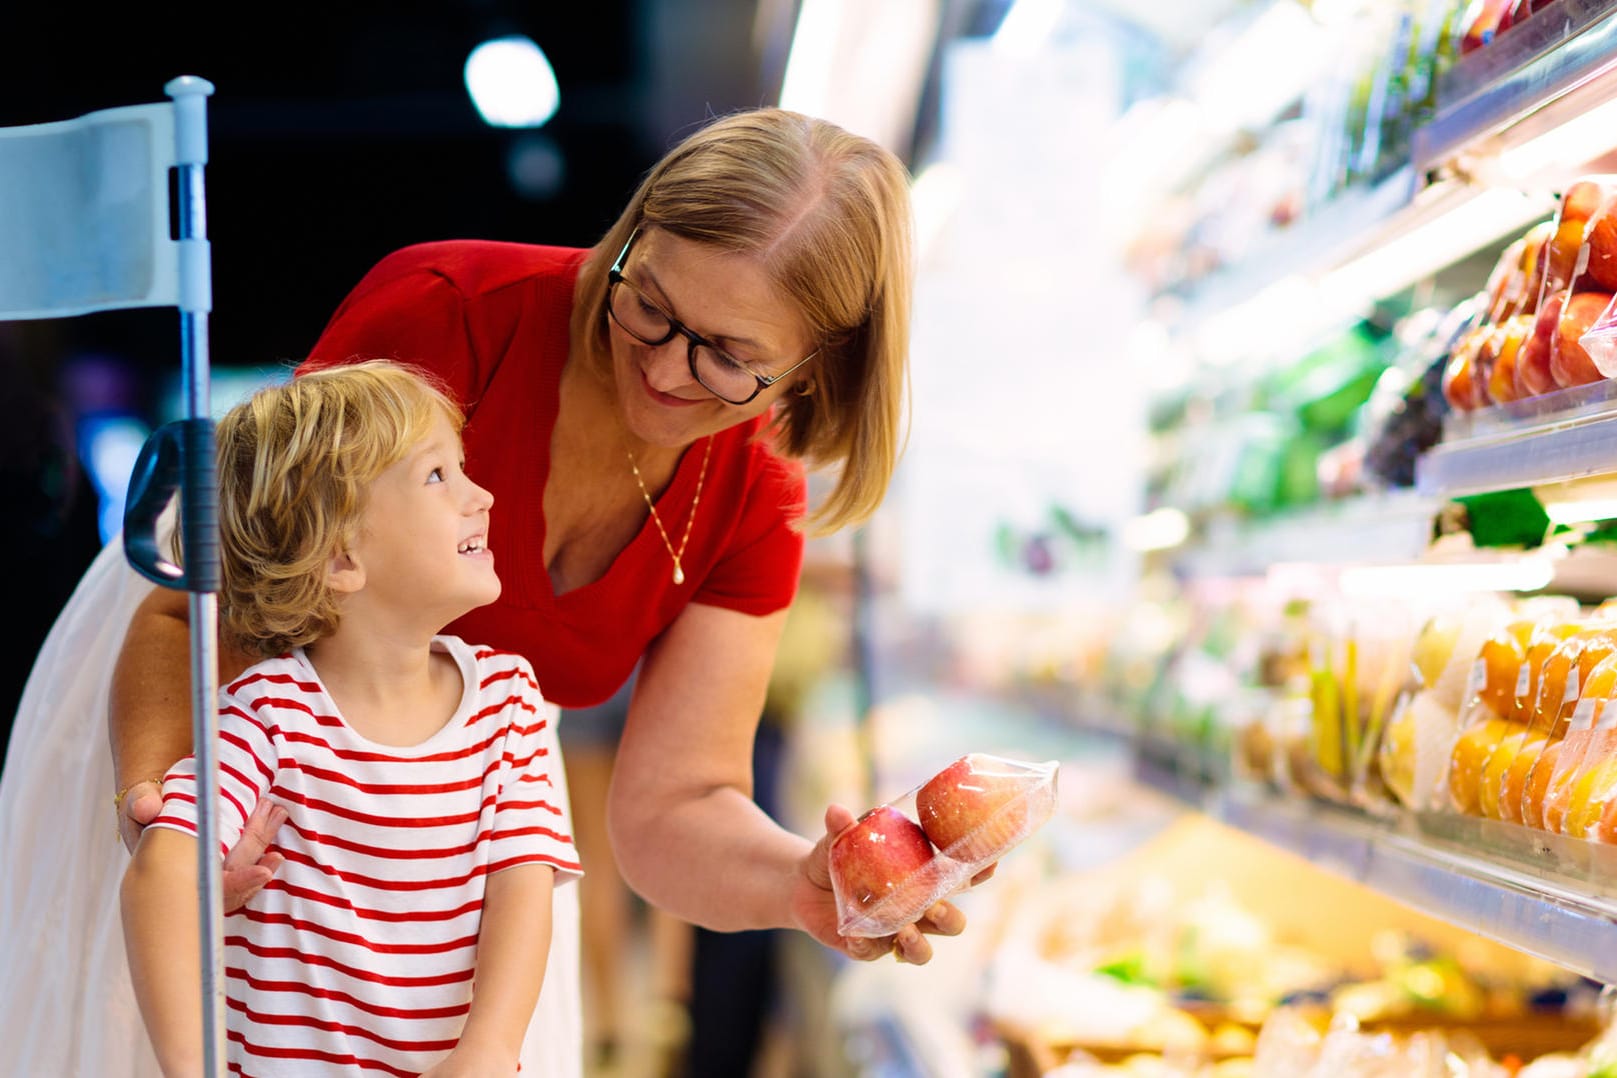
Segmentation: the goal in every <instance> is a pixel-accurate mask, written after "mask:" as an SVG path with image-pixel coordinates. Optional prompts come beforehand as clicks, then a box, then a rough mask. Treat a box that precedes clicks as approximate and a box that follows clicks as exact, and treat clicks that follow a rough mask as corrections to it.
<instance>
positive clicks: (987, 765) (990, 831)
mask: <svg viewBox="0 0 1617 1078" xmlns="http://www.w3.org/2000/svg"><path fill="white" fill-rule="evenodd" d="M1056 771H1057V765H1056V763H1055V761H1053V760H1052V761H1047V762H1045V763H1024V762H1021V761H1017V760H1008V759H1005V758H1003V757H999V756H990V755H988V754H986V753H968V754H967V755H965V756H962V757H960V758H959V759H958V760H956V761H954V762H953V763H952V764H950V765H949V766H948V767H946V768H944V769H943V770H942V771H939V772H938V773H937V774H936V775H934V776H932V778H930V779H928V780H927V781H926V782H925V783H923V784H922V785H920V786H917V787H916V788H915V789H913V790H911V791H909V792H908V793H906V794H905V795H904V796H903V797H901V798H898V799H896V800H894V801H889V802H886V803H884V804H881V805H877V806H876V807H875V808H873V809H871V810H870V811H868V812H866V813H865V814H864V815H862V816H860V817H859V819H858V820H856V821H855V822H854V823H852V824H849V825H848V826H847V827H846V828H844V829H843V830H842V832H841V833H840V834H838V835H837V837H836V839H835V840H834V841H833V842H832V844H831V854H830V868H831V888H832V892H833V894H834V895H835V896H836V903H837V916H838V921H837V931H839V932H840V933H842V934H843V935H844V936H855V937H871V938H874V937H878V936H890V935H892V934H893V933H894V932H897V931H898V930H899V929H900V928H903V927H904V926H905V925H909V924H914V923H915V922H916V921H918V920H920V918H921V916H922V915H923V914H924V913H926V911H927V910H928V909H929V908H930V907H931V906H932V904H933V903H934V902H937V901H938V900H939V899H941V898H944V897H946V896H947V895H949V894H952V893H953V892H955V891H957V890H959V889H960V888H961V887H963V886H964V885H965V884H966V883H968V882H969V881H970V880H971V878H972V877H973V876H975V875H976V874H977V873H979V872H981V871H982V870H983V869H985V868H987V867H988V866H989V865H991V864H993V863H994V862H996V861H998V860H999V859H1000V858H1001V857H1004V856H1005V854H1007V853H1009V852H1010V851H1011V849H1013V848H1014V847H1015V846H1016V845H1017V844H1018V843H1020V842H1021V841H1022V840H1023V839H1025V838H1027V837H1028V836H1029V835H1031V834H1032V833H1033V832H1034V831H1036V830H1038V828H1039V827H1040V826H1041V825H1042V824H1043V823H1044V822H1045V821H1046V820H1048V819H1049V818H1050V814H1051V813H1052V812H1053V811H1054V810H1055V796H1056Z"/></svg>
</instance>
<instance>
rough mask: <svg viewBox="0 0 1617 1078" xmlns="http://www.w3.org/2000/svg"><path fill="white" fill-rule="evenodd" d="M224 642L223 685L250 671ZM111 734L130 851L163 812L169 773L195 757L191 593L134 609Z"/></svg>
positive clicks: (116, 672)
mask: <svg viewBox="0 0 1617 1078" xmlns="http://www.w3.org/2000/svg"><path fill="white" fill-rule="evenodd" d="M248 665H249V662H248V660H247V657H246V656H244V655H242V654H240V653H239V652H237V651H236V650H235V649H233V648H230V647H229V646H227V645H224V644H222V643H221V645H220V647H219V679H220V681H221V683H223V682H227V681H230V680H231V679H233V678H235V677H236V675H238V674H240V673H241V672H242V671H243V670H245V669H247V667H248ZM107 719H108V728H107V735H108V738H109V740H110V741H111V744H112V767H113V775H114V777H115V781H116V782H117V788H118V789H119V790H122V791H126V792H125V795H124V797H123V800H122V802H121V803H120V804H119V806H118V808H119V819H118V829H119V832H120V833H121V834H122V835H123V838H124V844H125V845H127V846H128V847H129V848H130V849H131V850H132V849H134V847H135V842H136V841H137V840H138V839H139V837H140V831H141V828H143V827H145V826H146V824H148V823H150V822H151V821H152V820H153V819H154V818H156V816H157V812H158V809H159V808H160V807H161V806H162V791H161V789H160V788H159V787H160V783H161V781H162V778H163V773H164V772H166V771H167V770H168V769H169V768H170V767H172V766H173V765H174V761H176V760H178V759H179V758H180V757H182V756H184V755H186V754H187V753H188V752H190V751H191V621H190V604H189V600H188V598H187V596H186V593H185V592H182V591H170V590H169V589H167V588H153V589H152V593H151V594H150V595H148V596H147V597H146V599H145V600H144V601H143V602H142V603H141V604H140V606H139V607H137V608H136V609H135V615H134V617H133V618H131V619H130V621H129V629H128V631H127V632H126V633H125V634H124V643H123V649H122V650H121V651H120V652H119V653H118V661H117V663H116V664H115V665H114V666H113V671H112V685H111V689H110V695H109V699H108V716H107Z"/></svg>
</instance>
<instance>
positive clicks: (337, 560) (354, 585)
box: [326, 550, 365, 594]
mask: <svg viewBox="0 0 1617 1078" xmlns="http://www.w3.org/2000/svg"><path fill="white" fill-rule="evenodd" d="M326 583H327V584H328V585H330V587H331V590H332V591H335V592H341V593H343V594H352V593H354V592H356V591H358V590H359V589H360V588H363V587H364V586H365V570H364V569H363V568H362V567H361V566H360V564H359V562H358V561H356V560H354V556H353V555H352V554H350V553H348V552H347V551H345V550H342V551H338V552H337V553H335V554H333V555H332V556H331V560H330V561H329V562H327V563H326Z"/></svg>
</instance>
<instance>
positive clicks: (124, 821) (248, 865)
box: [118, 781, 286, 913]
mask: <svg viewBox="0 0 1617 1078" xmlns="http://www.w3.org/2000/svg"><path fill="white" fill-rule="evenodd" d="M118 808H119V812H118V834H119V835H120V836H121V837H122V838H123V840H124V845H125V846H127V847H128V848H129V850H130V851H131V852H133V851H134V849H135V844H136V843H137V842H139V841H140V836H141V832H143V831H144V830H146V825H147V824H149V823H151V822H152V821H153V820H155V819H157V816H158V813H160V812H162V811H163V787H162V784H161V783H159V782H156V781H148V782H137V783H135V784H134V785H133V786H131V787H130V788H129V789H128V790H127V791H125V792H124V796H123V800H122V801H120V802H119V804H118ZM285 822H286V809H284V808H282V807H281V806H280V805H278V804H276V803H275V802H273V801H271V800H270V799H269V798H267V797H260V798H259V799H258V804H256V805H254V806H253V814H252V815H251V816H249V817H248V818H247V826H246V828H245V829H244V830H243V831H242V833H241V838H239V839H237V840H236V844H235V845H234V846H232V847H231V848H230V852H229V853H227V854H226V855H225V864H224V899H225V912H226V913H230V912H232V911H234V910H236V909H239V908H240V907H242V906H244V905H246V904H247V901H248V900H249V899H251V898H252V897H253V896H254V895H256V894H258V892H260V891H262V890H263V889H264V885H265V884H267V883H269V881H270V880H271V879H273V878H274V876H275V870H276V869H278V868H280V867H281V862H282V861H284V860H285V858H283V857H282V856H281V855H280V854H278V853H275V852H273V851H271V850H270V849H269V845H270V843H271V842H272V841H273V840H274V838H275V833H276V832H277V831H279V830H280V829H281V825H282V824H283V823H285Z"/></svg>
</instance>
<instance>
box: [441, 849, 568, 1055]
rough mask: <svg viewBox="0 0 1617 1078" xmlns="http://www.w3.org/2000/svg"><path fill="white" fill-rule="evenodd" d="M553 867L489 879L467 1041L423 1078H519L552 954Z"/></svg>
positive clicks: (518, 869)
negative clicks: (511, 1077)
mask: <svg viewBox="0 0 1617 1078" xmlns="http://www.w3.org/2000/svg"><path fill="white" fill-rule="evenodd" d="M555 880H556V872H555V870H554V869H553V868H551V867H550V866H549V865H539V864H526V865H515V866H513V867H511V868H508V869H504V870H503V871H500V872H496V873H495V874H494V875H492V876H490V877H489V880H488V888H487V890H486V891H485V892H484V894H483V922H482V926H481V927H480V928H479V930H478V933H477V972H476V974H475V977H474V980H473V981H472V1009H471V1011H470V1012H469V1013H468V1014H467V1015H466V1025H465V1028H463V1029H462V1030H461V1033H460V1041H459V1043H458V1044H456V1045H455V1050H454V1051H453V1052H451V1053H450V1054H449V1056H448V1058H446V1059H445V1060H444V1061H443V1062H442V1063H439V1064H438V1065H437V1066H436V1067H433V1068H432V1069H430V1070H428V1071H427V1072H426V1073H425V1074H423V1075H422V1078H450V1076H451V1075H462V1074H465V1075H484V1074H496V1073H510V1074H515V1073H516V1072H517V1060H518V1059H519V1058H520V1056H521V1055H522V1038H523V1036H524V1035H525V1034H526V1033H527V1032H528V1023H529V1021H531V1020H532V1018H533V1009H534V1007H535V1006H536V1005H537V1004H538V1002H539V988H540V986H541V984H542V982H543V981H544V978H545V960H546V956H547V955H548V954H549V952H550V893H551V889H552V887H553V886H554V884H555Z"/></svg>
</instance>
